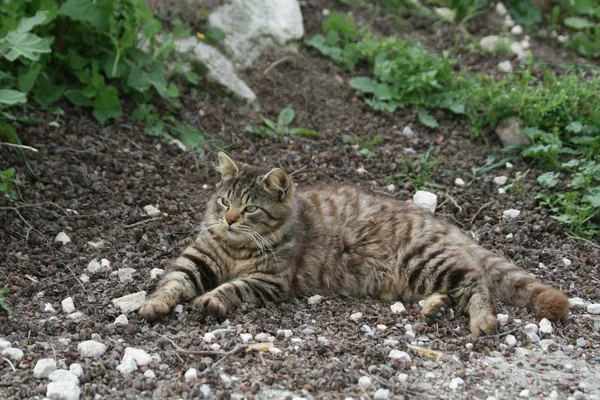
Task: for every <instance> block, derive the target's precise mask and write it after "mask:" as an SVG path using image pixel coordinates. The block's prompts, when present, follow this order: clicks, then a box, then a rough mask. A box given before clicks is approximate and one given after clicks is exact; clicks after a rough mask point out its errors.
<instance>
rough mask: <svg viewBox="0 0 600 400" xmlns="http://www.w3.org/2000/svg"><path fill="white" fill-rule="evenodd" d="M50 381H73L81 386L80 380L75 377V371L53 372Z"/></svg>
mask: <svg viewBox="0 0 600 400" xmlns="http://www.w3.org/2000/svg"><path fill="white" fill-rule="evenodd" d="M48 379H50V380H51V381H52V382H64V381H71V382H74V383H76V384H79V378H78V377H77V375H75V374H74V373H73V371H69V370H67V369H57V370H55V371H52V373H51V374H50V375H48Z"/></svg>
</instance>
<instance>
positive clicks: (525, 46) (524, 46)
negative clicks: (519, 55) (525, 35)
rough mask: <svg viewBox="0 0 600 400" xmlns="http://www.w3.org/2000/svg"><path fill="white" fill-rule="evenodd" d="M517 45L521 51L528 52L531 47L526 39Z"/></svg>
mask: <svg viewBox="0 0 600 400" xmlns="http://www.w3.org/2000/svg"><path fill="white" fill-rule="evenodd" d="M519 43H520V44H521V47H522V48H523V50H529V47H531V43H530V42H529V40H527V39H524V40H521V41H520V42H519Z"/></svg>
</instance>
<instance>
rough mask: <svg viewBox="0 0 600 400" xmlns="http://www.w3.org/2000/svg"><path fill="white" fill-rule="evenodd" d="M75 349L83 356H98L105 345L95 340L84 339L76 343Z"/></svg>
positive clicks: (102, 352) (103, 350)
mask: <svg viewBox="0 0 600 400" xmlns="http://www.w3.org/2000/svg"><path fill="white" fill-rule="evenodd" d="M77 350H79V355H80V356H81V357H83V358H98V357H100V356H101V355H102V354H104V353H105V352H106V345H105V344H103V343H100V342H97V341H95V340H86V341H85V342H81V343H79V344H78V345H77Z"/></svg>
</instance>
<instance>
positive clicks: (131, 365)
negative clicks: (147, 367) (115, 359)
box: [117, 357, 138, 375]
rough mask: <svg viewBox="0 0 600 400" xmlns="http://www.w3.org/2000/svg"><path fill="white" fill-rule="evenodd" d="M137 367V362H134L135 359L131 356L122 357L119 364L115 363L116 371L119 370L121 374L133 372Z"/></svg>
mask: <svg viewBox="0 0 600 400" xmlns="http://www.w3.org/2000/svg"><path fill="white" fill-rule="evenodd" d="M137 369H138V367H137V364H136V362H135V360H134V359H133V358H131V357H129V358H124V359H123V360H122V361H121V364H119V365H117V371H119V372H120V373H122V374H123V375H125V374H130V373H132V372H135V371H137Z"/></svg>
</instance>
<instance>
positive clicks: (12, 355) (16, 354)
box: [2, 347, 25, 361]
mask: <svg viewBox="0 0 600 400" xmlns="http://www.w3.org/2000/svg"><path fill="white" fill-rule="evenodd" d="M2 355H3V356H5V357H7V358H9V359H11V360H13V361H19V360H20V359H21V358H23V356H24V355H25V354H24V353H23V351H22V350H21V349H17V348H16V347H8V348H6V349H4V350H2Z"/></svg>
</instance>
